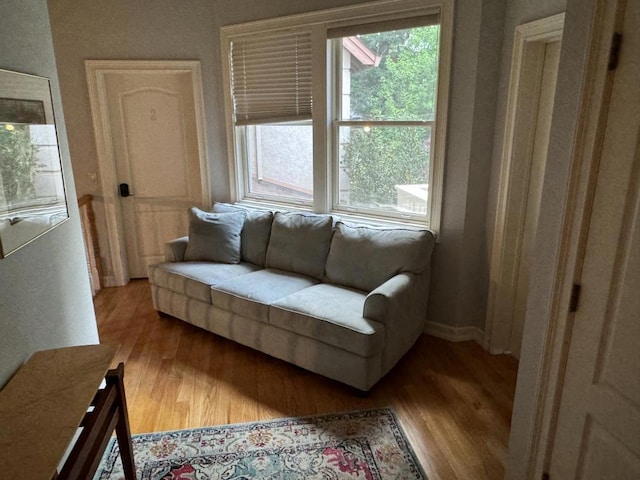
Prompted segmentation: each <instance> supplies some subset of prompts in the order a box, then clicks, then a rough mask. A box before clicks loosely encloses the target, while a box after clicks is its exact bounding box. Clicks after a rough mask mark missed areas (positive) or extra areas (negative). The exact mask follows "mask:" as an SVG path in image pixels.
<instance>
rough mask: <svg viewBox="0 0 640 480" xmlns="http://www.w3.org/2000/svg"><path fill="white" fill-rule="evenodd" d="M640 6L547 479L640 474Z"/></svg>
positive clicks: (608, 145) (614, 110) (610, 133)
mask: <svg viewBox="0 0 640 480" xmlns="http://www.w3.org/2000/svg"><path fill="white" fill-rule="evenodd" d="M638 51H640V5H638V3H637V2H635V3H634V2H629V5H628V7H627V10H626V12H625V18H624V27H623V44H622V49H621V53H620V62H619V65H618V67H617V70H616V71H615V76H614V78H613V87H612V91H611V100H610V104H609V111H608V114H607V121H606V128H605V132H604V143H603V146H602V153H601V158H600V165H599V170H598V175H597V180H596V185H595V192H594V198H593V207H592V211H591V222H590V225H589V232H588V236H587V243H586V248H585V255H584V260H583V270H582V277H581V280H580V283H581V284H582V295H581V298H580V305H579V308H578V311H577V312H576V314H575V317H574V326H573V331H572V337H571V343H570V347H569V357H568V361H567V369H566V375H565V384H564V388H563V391H562V400H561V405H560V411H559V415H558V424H557V433H556V438H555V443H554V448H553V454H552V458H551V472H550V473H551V478H562V479H565V478H566V479H570V478H589V479H590V478H593V479H595V478H598V479H616V480H625V479H638V478H640V295H639V292H640V195H639V193H640V149H639V148H638V145H639V142H640V89H639V88H638V85H640V57H638V55H637V52H638Z"/></svg>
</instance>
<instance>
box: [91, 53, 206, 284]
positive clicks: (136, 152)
mask: <svg viewBox="0 0 640 480" xmlns="http://www.w3.org/2000/svg"><path fill="white" fill-rule="evenodd" d="M86 70H87V81H88V83H89V94H90V102H91V110H92V115H93V122H94V130H95V135H96V144H97V147H98V148H97V150H98V163H99V167H100V177H101V185H102V191H103V196H104V204H105V214H106V218H107V231H108V240H109V248H110V254H111V255H110V257H111V262H112V265H111V266H112V270H113V272H114V278H115V284H116V285H124V284H126V283H127V281H128V280H129V278H143V277H146V276H147V267H148V265H150V264H152V263H156V262H159V261H162V259H163V258H164V244H165V242H167V241H169V240H172V239H174V238H177V237H180V236H183V235H186V234H187V228H188V227H187V226H188V218H187V210H188V207H190V206H193V205H197V206H201V207H204V206H208V204H209V203H210V194H209V179H208V175H207V162H206V155H205V146H204V113H203V102H202V86H201V80H200V65H199V62H155V61H92V60H89V61H87V62H86Z"/></svg>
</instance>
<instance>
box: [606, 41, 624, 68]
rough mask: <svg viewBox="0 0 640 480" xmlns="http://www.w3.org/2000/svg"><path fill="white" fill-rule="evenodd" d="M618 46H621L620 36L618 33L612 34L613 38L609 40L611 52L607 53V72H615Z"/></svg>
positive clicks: (618, 52) (618, 55) (618, 56)
mask: <svg viewBox="0 0 640 480" xmlns="http://www.w3.org/2000/svg"><path fill="white" fill-rule="evenodd" d="M620 45H622V34H621V33H620V32H614V33H613V38H612V39H611V50H610V51H609V70H615V69H616V68H617V67H618V59H619V58H620Z"/></svg>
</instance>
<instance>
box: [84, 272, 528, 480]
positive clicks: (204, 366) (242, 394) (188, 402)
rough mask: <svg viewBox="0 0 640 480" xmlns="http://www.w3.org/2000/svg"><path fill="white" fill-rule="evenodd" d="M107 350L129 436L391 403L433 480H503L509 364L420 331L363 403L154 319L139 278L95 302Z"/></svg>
mask: <svg viewBox="0 0 640 480" xmlns="http://www.w3.org/2000/svg"><path fill="white" fill-rule="evenodd" d="M95 307H96V315H97V319H98V329H99V331H100V338H101V341H102V343H107V344H120V345H121V348H120V350H119V352H118V355H117V358H116V360H117V361H118V362H119V361H124V362H126V369H125V388H126V392H127V401H128V407H129V418H130V422H131V430H132V432H133V433H144V432H152V431H163V430H174V429H182V428H191V427H201V426H208V425H219V424H225V423H237V422H249V421H255V420H266V419H271V418H279V417H290V416H297V415H311V414H319V413H331V412H341V411H349V410H356V409H366V408H375V407H382V406H391V407H393V408H394V409H395V411H396V413H397V415H398V418H399V419H400V422H401V423H402V426H403V428H404V430H405V432H406V434H407V437H408V438H409V441H410V442H411V444H412V446H413V448H414V450H415V451H416V454H417V456H418V459H419V460H420V462H421V464H422V466H423V468H424V469H425V472H426V473H427V475H428V476H429V479H430V480H436V479H444V480H449V479H464V480H467V479H498V478H502V477H503V475H504V468H503V463H502V460H503V457H504V455H505V452H506V448H507V443H508V437H509V427H510V418H511V410H512V404H513V396H514V391H515V381H516V373H517V363H516V361H515V360H514V359H513V358H511V357H507V356H494V355H489V354H487V353H486V352H485V351H484V350H482V348H481V347H480V346H479V345H477V344H476V343H474V342H462V343H450V342H446V341H444V340H440V339H437V338H433V337H429V336H426V335H423V336H422V338H421V339H420V340H419V341H418V343H417V344H416V345H415V346H414V347H413V349H412V350H411V351H410V352H409V353H408V354H407V355H406V356H405V357H404V358H403V359H402V360H401V361H400V363H399V364H398V365H397V366H396V367H395V368H394V369H393V370H392V371H391V372H390V373H389V374H388V375H387V376H386V377H385V378H383V379H382V380H381V381H380V382H379V383H378V384H377V385H376V386H375V387H374V388H373V389H372V390H371V392H370V394H369V396H368V397H363V396H361V395H358V393H357V392H356V391H354V390H353V389H351V388H349V387H347V386H344V385H342V384H340V383H337V382H334V381H332V380H329V379H326V378H324V377H321V376H319V375H315V374H313V373H310V372H307V371H305V370H302V369H300V368H297V367H295V366H292V365H289V364H287V363H285V362H282V361H280V360H276V359H274V358H271V357H269V356H267V355H265V354H262V353H260V352H257V351H254V350H252V349H250V348H247V347H243V346H241V345H238V344H236V343H234V342H232V341H229V340H226V339H224V338H221V337H218V336H216V335H214V334H211V333H209V332H206V331H204V330H201V329H199V328H197V327H194V326H192V325H189V324H187V323H185V322H182V321H180V320H177V319H174V318H171V317H162V318H161V317H159V316H158V314H157V312H156V311H155V310H154V309H153V306H152V305H151V293H150V289H149V284H148V283H147V281H146V280H136V281H132V282H131V283H129V285H127V286H126V287H117V288H105V289H103V290H101V291H100V293H99V294H98V295H97V296H96V298H95Z"/></svg>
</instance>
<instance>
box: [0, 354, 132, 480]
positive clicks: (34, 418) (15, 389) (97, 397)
mask: <svg viewBox="0 0 640 480" xmlns="http://www.w3.org/2000/svg"><path fill="white" fill-rule="evenodd" d="M116 351H117V348H116V347H112V346H109V345H86V346H81V347H68V348H59V349H55V350H45V351H41V352H36V353H35V354H34V355H33V356H32V357H31V358H30V359H29V360H28V361H27V362H26V363H25V364H24V365H23V366H22V367H21V368H20V369H19V370H18V372H17V373H16V374H15V375H14V377H13V378H12V379H11V380H10V381H9V383H7V385H6V386H5V387H4V388H3V389H2V390H1V391H0V472H1V473H0V476H2V478H7V479H9V478H29V479H34V480H39V479H43V480H50V479H52V478H57V479H71V478H77V479H83V480H84V479H86V478H91V477H92V476H93V474H94V473H95V470H96V469H97V467H98V463H99V462H100V459H101V458H102V455H103V453H104V450H105V448H106V446H107V443H108V441H109V438H110V436H111V434H112V433H113V430H114V429H115V430H116V435H117V438H118V444H119V446H120V453H121V456H122V462H123V466H124V472H125V477H126V478H127V480H134V479H135V478H136V477H135V467H134V463H133V451H132V446H131V434H130V430H129V420H128V416H127V405H126V400H125V395H124V386H123V383H122V377H123V374H124V365H123V364H122V363H121V364H120V365H118V367H117V368H116V369H114V370H109V367H110V366H111V363H112V362H113V358H114V356H115V353H116ZM103 380H106V387H105V388H103V389H100V385H101V384H102V381H103ZM90 406H93V409H91V411H88V410H89V408H90ZM80 426H81V427H83V429H82V433H81V434H80V436H79V437H78V440H77V441H76V442H75V444H74V447H73V449H72V450H71V453H70V454H69V456H68V457H67V460H66V463H65V464H64V466H63V467H62V468H61V470H60V472H59V473H58V471H57V468H58V465H59V463H60V461H61V459H62V457H63V455H64V454H65V453H66V452H67V449H68V448H69V446H70V444H71V442H72V440H73V438H74V436H75V435H76V433H77V431H78V427H80Z"/></svg>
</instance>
